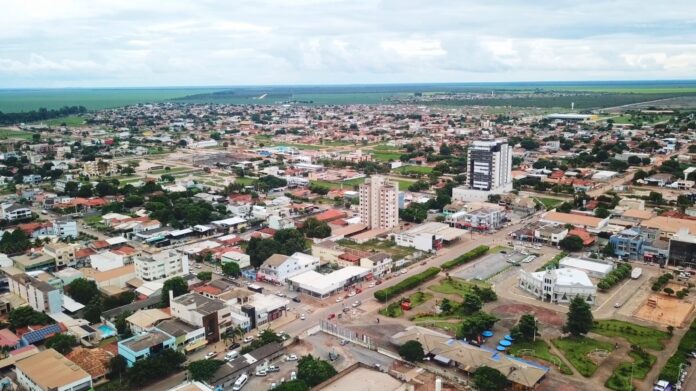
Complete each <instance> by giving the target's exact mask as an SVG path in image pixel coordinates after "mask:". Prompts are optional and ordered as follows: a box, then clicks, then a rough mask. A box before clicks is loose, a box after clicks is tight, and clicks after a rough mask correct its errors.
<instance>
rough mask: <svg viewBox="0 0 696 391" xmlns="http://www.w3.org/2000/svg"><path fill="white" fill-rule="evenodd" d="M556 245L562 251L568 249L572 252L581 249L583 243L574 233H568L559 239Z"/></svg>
mask: <svg viewBox="0 0 696 391" xmlns="http://www.w3.org/2000/svg"><path fill="white" fill-rule="evenodd" d="M558 245H559V246H561V248H562V249H563V250H564V251H569V252H574V251H581V250H582V248H583V247H584V244H583V242H582V238H580V237H579V236H576V235H568V236H566V237H565V238H563V239H561V241H560V242H558Z"/></svg>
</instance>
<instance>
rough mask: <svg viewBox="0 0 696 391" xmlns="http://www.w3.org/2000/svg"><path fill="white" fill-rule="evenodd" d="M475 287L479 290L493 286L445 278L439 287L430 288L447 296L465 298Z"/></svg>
mask: <svg viewBox="0 0 696 391" xmlns="http://www.w3.org/2000/svg"><path fill="white" fill-rule="evenodd" d="M474 286H478V287H479V288H484V287H486V288H489V287H490V286H491V285H490V284H487V283H485V282H482V281H475V282H474V281H465V280H462V279H459V278H449V279H447V278H445V279H443V280H442V281H440V283H439V284H437V285H431V286H429V287H428V289H430V290H431V291H433V292H438V293H443V294H446V295H458V296H461V297H464V295H465V294H467V293H471V289H472V288H473V287H474Z"/></svg>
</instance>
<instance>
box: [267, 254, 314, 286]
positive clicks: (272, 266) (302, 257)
mask: <svg viewBox="0 0 696 391" xmlns="http://www.w3.org/2000/svg"><path fill="white" fill-rule="evenodd" d="M319 263H320V260H319V258H317V257H313V256H311V255H308V254H304V253H299V252H298V253H294V254H292V255H291V256H287V255H282V254H273V255H272V256H270V257H269V258H268V259H266V261H265V262H264V263H263V265H261V267H260V268H259V271H258V272H257V273H256V278H257V279H260V280H265V281H273V282H285V281H286V280H287V279H288V278H290V277H293V276H296V275H298V274H300V273H304V272H306V271H309V270H315V269H316V268H318V267H319Z"/></svg>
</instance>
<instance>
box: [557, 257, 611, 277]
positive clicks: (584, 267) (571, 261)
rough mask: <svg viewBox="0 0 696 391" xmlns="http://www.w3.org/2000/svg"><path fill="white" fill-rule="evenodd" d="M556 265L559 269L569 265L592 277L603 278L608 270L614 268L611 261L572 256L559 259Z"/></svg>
mask: <svg viewBox="0 0 696 391" xmlns="http://www.w3.org/2000/svg"><path fill="white" fill-rule="evenodd" d="M558 267H559V268H560V269H563V268H568V267H570V268H573V269H577V270H581V271H583V272H585V273H587V275H588V276H590V277H594V278H604V277H606V276H607V274H609V272H611V271H612V270H614V265H613V264H611V263H602V262H595V261H590V260H587V259H580V258H573V257H565V258H563V259H561V260H560V261H559V262H558Z"/></svg>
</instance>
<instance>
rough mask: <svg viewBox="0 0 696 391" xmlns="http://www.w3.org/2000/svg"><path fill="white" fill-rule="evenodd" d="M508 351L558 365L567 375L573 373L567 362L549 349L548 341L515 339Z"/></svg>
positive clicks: (515, 354)
mask: <svg viewBox="0 0 696 391" xmlns="http://www.w3.org/2000/svg"><path fill="white" fill-rule="evenodd" d="M508 353H510V354H512V355H514V356H518V357H533V358H536V359H539V360H543V361H546V362H547V363H549V364H551V365H554V366H556V367H558V368H559V370H560V371H561V373H563V374H565V375H572V374H573V371H572V370H571V369H570V368H569V367H568V366H567V365H566V364H564V363H563V362H562V361H561V359H560V358H559V357H558V356H556V355H555V354H553V353H551V351H549V345H548V344H547V343H546V341H543V340H541V339H538V340H536V341H534V342H519V341H515V343H513V344H512V346H510V348H509V349H508Z"/></svg>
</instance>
